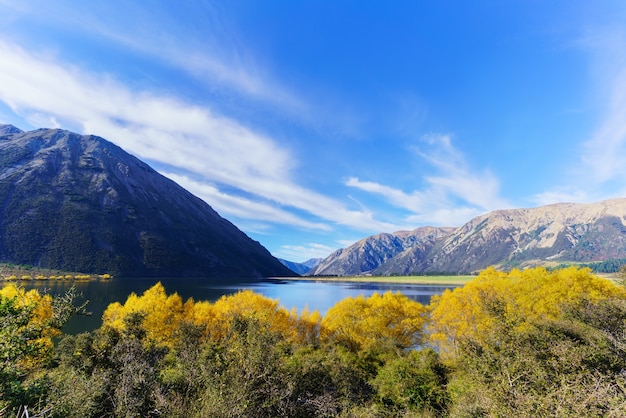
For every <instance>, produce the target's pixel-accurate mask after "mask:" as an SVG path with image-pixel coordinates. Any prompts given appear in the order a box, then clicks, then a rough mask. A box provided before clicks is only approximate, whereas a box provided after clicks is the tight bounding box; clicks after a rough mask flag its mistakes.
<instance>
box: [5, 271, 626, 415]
mask: <svg viewBox="0 0 626 418" xmlns="http://www.w3.org/2000/svg"><path fill="white" fill-rule="evenodd" d="M625 276H626V272H625ZM75 310H76V308H73V307H72V297H71V294H70V295H69V296H68V295H66V296H65V297H64V298H57V299H55V298H51V297H49V296H47V295H40V294H39V293H37V292H36V291H30V292H25V291H24V290H23V289H21V288H19V287H16V286H13V285H9V286H7V287H5V288H4V289H3V290H2V291H1V292H0V315H1V316H2V318H0V319H1V320H2V321H1V325H0V326H1V331H0V332H1V334H2V335H1V337H2V338H1V339H0V355H1V356H2V357H1V360H0V361H1V363H0V374H1V375H0V381H1V382H3V383H1V386H0V415H2V414H3V413H5V414H7V416H16V414H19V413H20V411H23V410H24V409H25V408H27V410H28V411H29V412H31V413H33V414H39V416H46V417H159V416H163V417H207V416H210V417H438V416H452V417H492V416H493V417H500V416H524V417H525V416H576V417H580V416H624V415H625V414H626V376H625V375H624V372H623V371H624V370H626V355H625V350H626V289H625V288H624V287H621V286H619V285H616V284H614V283H612V282H610V281H608V280H606V279H602V278H600V277H597V276H595V275H593V274H592V273H591V271H590V270H589V269H578V268H575V267H570V268H567V269H562V270H558V271H548V270H546V269H544V268H534V269H528V270H523V271H520V270H513V271H511V272H509V273H503V272H499V271H496V270H495V269H487V270H485V271H483V272H482V273H481V274H480V275H479V276H478V277H477V278H476V279H475V280H472V281H470V282H469V283H467V284H466V285H465V286H464V287H459V288H456V289H454V290H449V291H446V292H444V293H443V294H442V295H441V296H440V297H435V298H433V301H432V303H431V304H430V305H429V306H424V305H421V304H419V303H417V302H415V301H412V300H410V299H409V298H407V297H406V296H404V295H402V294H400V293H385V294H382V295H381V294H375V295H373V296H371V297H369V298H365V297H355V298H347V299H345V300H342V301H340V302H339V303H337V304H336V305H335V306H334V307H332V308H331V309H330V310H329V311H328V312H327V313H326V315H324V316H322V315H320V314H319V313H317V312H310V311H307V310H304V311H302V312H297V311H295V310H292V311H288V310H286V309H284V308H283V307H281V306H280V305H279V304H278V302H277V301H275V300H272V299H268V298H265V297H263V296H261V295H258V294H256V293H253V292H250V291H244V292H240V293H237V294H235V295H230V296H224V297H222V298H221V299H219V300H218V301H216V302H214V303H209V302H205V301H194V300H193V299H189V300H186V301H183V300H182V298H180V296H178V295H177V294H169V295H168V294H167V292H166V291H165V289H164V288H163V286H162V285H161V284H157V285H155V286H154V287H152V288H151V289H149V290H147V291H146V292H145V293H144V294H142V295H136V294H131V295H130V296H129V297H128V299H127V300H126V302H125V303H123V304H121V303H114V304H111V305H110V306H109V307H108V308H107V310H106V311H105V313H104V315H103V325H102V327H100V328H99V329H97V330H95V331H93V332H90V333H85V334H79V335H76V336H65V337H64V338H63V339H61V340H60V342H59V343H58V345H57V346H56V348H55V347H54V346H53V344H52V340H51V339H52V338H54V337H55V336H57V335H58V334H59V327H60V325H61V324H62V323H63V321H64V320H65V319H66V318H67V316H68V315H69V314H70V313H72V312H74V311H75Z"/></svg>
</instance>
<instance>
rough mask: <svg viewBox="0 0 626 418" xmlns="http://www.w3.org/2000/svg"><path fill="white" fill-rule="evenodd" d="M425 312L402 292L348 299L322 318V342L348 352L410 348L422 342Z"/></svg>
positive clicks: (420, 305) (423, 308) (425, 310)
mask: <svg viewBox="0 0 626 418" xmlns="http://www.w3.org/2000/svg"><path fill="white" fill-rule="evenodd" d="M427 320H428V318H427V309H426V307H424V305H422V304H421V303H419V302H415V301H413V300H411V299H409V298H408V297H407V296H405V295H403V294H401V293H392V292H387V293H384V294H382V295H381V294H379V293H374V294H373V295H372V296H370V297H368V298H365V297H364V296H363V295H361V296H357V297H349V298H346V299H344V300H342V301H340V302H338V303H336V304H335V305H334V306H333V307H332V308H330V309H329V310H328V312H327V314H326V316H324V318H323V319H322V323H321V326H322V329H321V332H322V337H323V339H325V340H327V341H329V340H337V341H340V342H343V343H344V344H346V345H348V346H349V347H350V348H351V349H354V350H358V349H367V348H372V347H374V346H384V347H395V348H400V349H404V348H411V347H415V346H417V345H419V344H421V342H422V337H423V333H424V327H425V325H426V323H427Z"/></svg>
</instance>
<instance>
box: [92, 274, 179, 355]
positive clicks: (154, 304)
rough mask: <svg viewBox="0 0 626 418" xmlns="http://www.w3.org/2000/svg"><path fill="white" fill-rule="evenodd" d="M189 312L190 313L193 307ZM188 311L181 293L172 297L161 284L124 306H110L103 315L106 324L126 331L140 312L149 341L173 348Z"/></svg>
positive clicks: (133, 296) (117, 303)
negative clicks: (133, 314)
mask: <svg viewBox="0 0 626 418" xmlns="http://www.w3.org/2000/svg"><path fill="white" fill-rule="evenodd" d="M187 310H188V311H189V310H190V308H189V306H188V307H187ZM184 312H185V309H184V306H183V301H182V299H181V297H180V296H178V294H177V293H174V294H172V295H169V296H168V295H167V294H166V293H165V288H164V287H163V285H162V284H161V283H160V282H159V283H157V284H155V285H154V286H152V287H151V288H150V289H148V290H146V291H145V292H144V293H143V294H142V295H141V296H137V294H135V293H131V294H130V296H129V297H128V299H126V302H125V303H124V305H122V304H120V303H119V302H115V303H112V304H110V305H109V306H108V307H107V309H106V310H105V311H104V314H103V315H102V323H103V324H102V325H103V326H110V327H112V328H114V329H117V330H123V329H124V328H125V326H126V325H125V321H124V320H125V319H126V318H127V317H128V315H130V314H132V313H138V314H141V315H142V316H143V324H142V326H143V328H144V330H145V331H146V338H147V339H148V340H149V341H150V342H152V343H154V344H157V345H166V346H171V345H172V344H173V343H174V340H175V333H176V331H177V330H178V329H179V326H180V324H181V321H182V320H183V319H184Z"/></svg>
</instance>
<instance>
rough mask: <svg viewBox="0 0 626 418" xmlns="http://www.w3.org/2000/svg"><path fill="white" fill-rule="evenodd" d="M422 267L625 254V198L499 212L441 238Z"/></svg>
mask: <svg viewBox="0 0 626 418" xmlns="http://www.w3.org/2000/svg"><path fill="white" fill-rule="evenodd" d="M434 250H435V251H433V252H432V253H431V254H430V262H429V267H428V268H426V269H424V271H460V272H468V271H476V270H480V269H483V268H485V267H488V266H490V265H496V266H499V267H501V268H504V269H507V268H512V267H525V266H531V265H549V264H551V263H552V264H559V263H565V262H590V261H601V260H606V259H609V258H623V257H626V199H612V200H606V201H603V202H598V203H589V204H574V203H559V204H554V205H548V206H542V207H538V208H532V209H511V210H498V211H494V212H491V213H488V214H486V215H483V216H478V217H476V218H474V219H472V220H471V221H470V222H468V223H466V224H465V225H463V226H462V227H461V228H459V229H457V230H456V231H455V232H454V233H453V234H451V235H450V236H448V237H446V239H445V240H442V241H441V242H440V243H439V245H438V246H437V247H436V248H435V249H434Z"/></svg>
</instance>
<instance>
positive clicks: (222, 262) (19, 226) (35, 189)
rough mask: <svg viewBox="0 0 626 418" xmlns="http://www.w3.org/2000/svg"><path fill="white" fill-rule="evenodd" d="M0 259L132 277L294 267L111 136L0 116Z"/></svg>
mask: <svg viewBox="0 0 626 418" xmlns="http://www.w3.org/2000/svg"><path fill="white" fill-rule="evenodd" d="M0 262H8V263H14V264H26V265H32V266H38V267H45V268H53V269H59V270H65V271H78V272H89V273H99V272H102V273H111V274H115V275H118V276H124V277H131V276H144V277H145V276H150V277H182V276H194V277H224V278H227V277H230V278H234V277H236V278H250V277H263V276H293V275H294V273H293V272H292V271H291V270H289V269H288V268H287V267H285V266H284V265H283V264H281V263H280V262H279V261H278V260H277V259H276V258H274V257H273V256H272V255H271V254H270V253H269V252H268V251H267V250H266V249H265V248H264V247H263V246H261V244H259V243H258V242H256V241H253V240H252V239H250V238H249V237H248V236H247V235H245V234H244V233H243V232H241V231H240V230H239V229H237V228H236V227H235V226H234V225H233V224H232V223H230V222H229V221H227V220H226V219H224V218H222V217H221V216H220V215H219V214H218V213H217V212H215V211H214V210H213V209H212V208H211V207H210V206H209V205H208V204H207V203H205V202H204V201H202V200H201V199H199V198H197V197H195V196H193V195H192V194H191V193H189V192H188V191H186V190H185V189H183V188H182V187H180V186H179V185H178V184H176V183H174V182H173V181H171V180H169V179H167V178H166V177H164V176H162V175H161V174H159V173H157V172H156V171H155V170H153V169H152V168H150V167H149V166H148V165H147V164H145V163H143V162H142V161H140V160H138V159H137V158H135V157H133V156H131V155H130V154H128V153H126V152H125V151H124V150H122V149H121V148H119V147H118V146H116V145H114V144H112V143H111V142H108V141H106V140H104V139H103V138H100V137H97V136H91V135H78V134H75V133H72V132H69V131H65V130H59V129H39V130H36V131H32V132H22V131H21V130H20V129H18V128H15V127H14V126H10V125H0Z"/></svg>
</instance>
